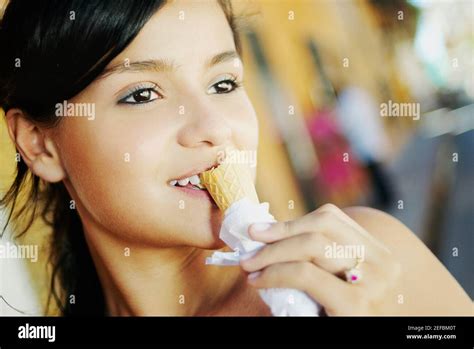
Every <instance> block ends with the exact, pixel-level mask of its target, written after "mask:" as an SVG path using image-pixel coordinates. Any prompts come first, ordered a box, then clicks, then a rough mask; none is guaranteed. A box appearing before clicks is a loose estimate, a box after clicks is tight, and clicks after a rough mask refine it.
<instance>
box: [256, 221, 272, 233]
mask: <svg viewBox="0 0 474 349" xmlns="http://www.w3.org/2000/svg"><path fill="white" fill-rule="evenodd" d="M270 227H271V224H269V223H255V224H252V231H254V232H256V233H259V232H262V231H265V230H268V229H269V228H270Z"/></svg>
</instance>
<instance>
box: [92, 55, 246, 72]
mask: <svg viewBox="0 0 474 349" xmlns="http://www.w3.org/2000/svg"><path fill="white" fill-rule="evenodd" d="M233 59H240V56H239V54H238V53H237V52H236V51H224V52H221V53H218V54H216V55H214V56H213V57H211V58H210V59H208V60H207V62H206V63H205V64H204V67H205V68H207V69H210V68H212V67H213V66H215V65H218V64H221V63H224V62H228V61H230V60H233ZM177 68H178V66H177V65H176V64H175V63H174V62H173V61H171V60H167V59H162V58H158V59H149V60H142V61H133V62H130V61H128V60H125V61H124V62H123V63H120V64H116V65H113V66H111V67H108V68H106V69H105V70H104V71H103V72H102V74H101V75H100V77H99V78H104V77H106V76H109V75H111V74H120V73H126V72H144V71H145V72H147V71H148V72H150V71H151V72H155V73H169V72H173V71H175V70H176V69H177Z"/></svg>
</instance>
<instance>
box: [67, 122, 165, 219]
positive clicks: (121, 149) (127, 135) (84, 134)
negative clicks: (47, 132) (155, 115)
mask: <svg viewBox="0 0 474 349" xmlns="http://www.w3.org/2000/svg"><path fill="white" fill-rule="evenodd" d="M96 120H97V119H96ZM139 125H140V124H139V123H135V125H134V127H131V126H132V125H127V124H126V123H124V122H118V123H115V124H114V125H108V123H106V122H102V121H100V120H98V121H97V122H94V121H89V122H85V121H81V122H69V123H68V124H65V125H63V127H62V129H61V136H60V143H62V144H63V145H64V146H62V147H61V148H62V151H61V156H62V160H63V163H64V166H65V168H66V171H67V173H68V179H69V181H70V182H71V185H72V187H73V188H74V191H75V192H76V195H77V199H78V200H80V202H81V203H82V205H83V206H84V207H85V209H86V210H87V211H88V212H89V213H90V214H92V215H93V216H94V218H95V219H96V220H98V221H99V222H101V223H104V224H105V223H107V222H105V221H115V220H117V219H121V217H123V213H124V212H126V211H127V210H128V212H130V211H133V210H137V211H138V210H140V209H141V208H140V207H137V205H139V203H143V204H144V205H145V204H147V198H146V197H143V195H146V194H147V193H148V194H147V195H148V196H150V193H151V192H152V191H153V188H150V185H151V183H147V180H146V178H150V176H152V174H151V173H149V172H151V168H152V165H153V160H154V162H155V163H156V162H157V161H158V159H159V158H158V156H153V154H152V152H151V151H150V149H151V148H154V149H155V151H156V153H159V149H160V144H157V142H159V141H157V139H158V138H157V137H154V138H153V139H154V142H155V143H153V141H151V140H150V139H149V138H147V137H148V135H146V133H147V132H150V133H152V131H150V130H148V131H145V130H144V129H142V127H140V126H139ZM112 126H113V127H112ZM145 126H146V125H145ZM144 128H146V127H144ZM155 135H156V133H155ZM153 158H154V159H153ZM130 203H132V204H130ZM121 215H122V216H121Z"/></svg>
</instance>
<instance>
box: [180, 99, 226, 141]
mask: <svg viewBox="0 0 474 349" xmlns="http://www.w3.org/2000/svg"><path fill="white" fill-rule="evenodd" d="M182 117H185V118H187V120H186V123H185V124H184V126H183V127H182V128H181V130H180V131H179V133H178V143H179V144H181V145H182V146H184V147H189V148H193V147H199V146H202V145H204V144H207V145H212V146H219V145H223V144H226V143H228V142H229V141H230V139H231V137H232V130H231V128H230V125H229V124H228V123H227V121H226V118H225V110H216V109H213V108H211V107H210V106H206V105H203V104H202V103H201V104H200V105H199V106H195V107H194V108H192V110H189V112H188V113H185V115H183V116H182Z"/></svg>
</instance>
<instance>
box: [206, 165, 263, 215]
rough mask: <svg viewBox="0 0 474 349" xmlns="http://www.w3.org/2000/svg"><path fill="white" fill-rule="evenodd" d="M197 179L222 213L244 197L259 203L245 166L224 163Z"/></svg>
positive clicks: (250, 176)
mask: <svg viewBox="0 0 474 349" xmlns="http://www.w3.org/2000/svg"><path fill="white" fill-rule="evenodd" d="M199 177H200V179H201V184H202V185H204V186H205V187H206V189H207V191H208V192H209V194H211V196H212V198H213V199H214V201H215V202H216V204H217V206H218V207H219V209H220V210H221V211H222V212H225V211H226V210H227V208H229V207H230V206H231V205H232V204H233V203H234V202H236V201H238V200H240V199H242V198H244V197H247V198H248V199H250V200H251V201H254V202H255V203H259V200H258V196H257V192H256V190H255V186H254V184H253V179H252V175H251V172H250V170H249V168H248V167H247V166H245V165H240V164H233V163H225V162H224V163H222V164H220V165H219V166H218V167H216V168H213V169H211V170H209V171H205V172H203V173H201V174H200V175H199Z"/></svg>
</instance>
